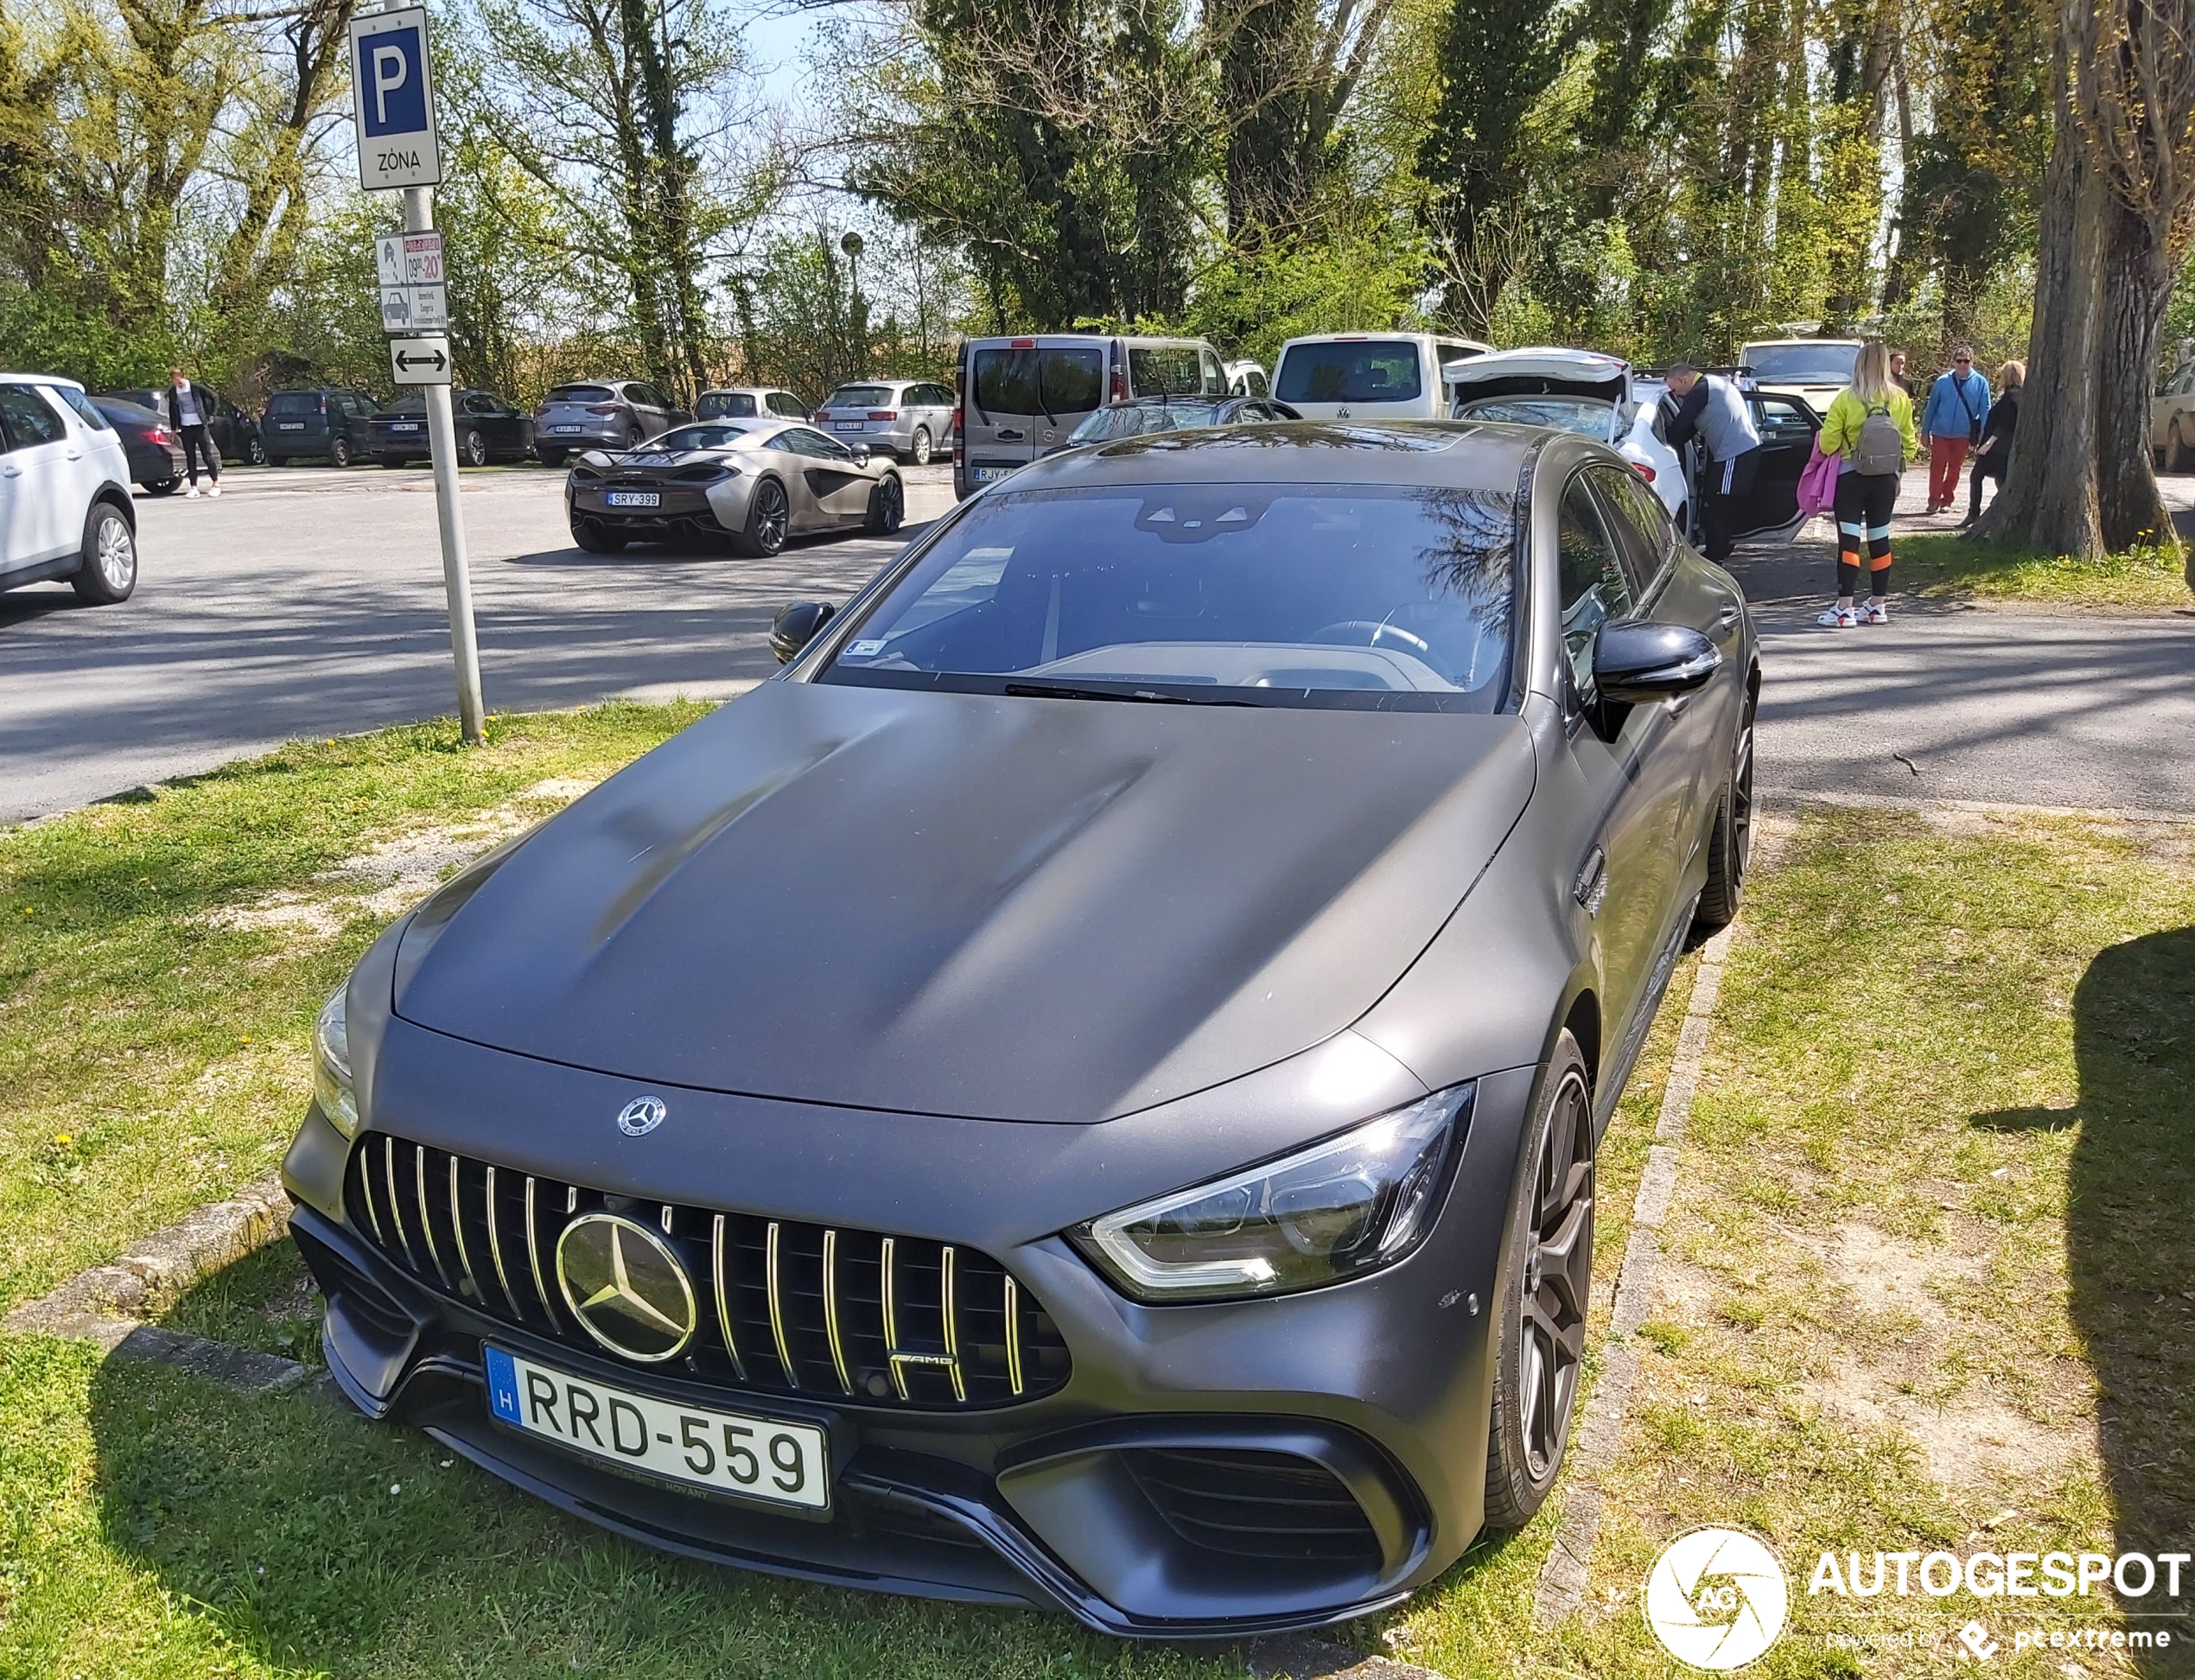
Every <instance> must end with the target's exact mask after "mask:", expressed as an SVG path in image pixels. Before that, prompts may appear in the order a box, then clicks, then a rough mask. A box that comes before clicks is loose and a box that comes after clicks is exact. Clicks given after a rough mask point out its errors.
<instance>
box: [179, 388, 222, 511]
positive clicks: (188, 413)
mask: <svg viewBox="0 0 2195 1680" xmlns="http://www.w3.org/2000/svg"><path fill="white" fill-rule="evenodd" d="M168 423H169V425H171V426H173V427H174V428H175V436H178V437H180V438H181V439H182V440H183V466H184V468H185V469H186V470H187V471H188V473H189V474H190V488H189V489H188V490H186V491H185V492H183V496H184V499H185V500H188V499H189V498H191V497H193V496H195V495H196V494H197V493H198V463H199V461H200V459H201V458H202V459H203V460H204V461H205V462H206V472H207V476H208V477H209V478H211V479H212V480H213V484H212V485H211V486H209V487H207V492H206V493H207V495H209V496H218V495H220V493H221V449H220V445H219V444H218V443H216V442H213V433H212V431H211V430H208V428H209V427H211V426H212V425H213V392H212V391H207V390H206V389H205V388H204V387H203V386H200V385H194V384H192V383H191V381H190V380H188V379H185V378H184V377H183V370H182V369H181V368H180V367H171V368H169V370H168Z"/></svg>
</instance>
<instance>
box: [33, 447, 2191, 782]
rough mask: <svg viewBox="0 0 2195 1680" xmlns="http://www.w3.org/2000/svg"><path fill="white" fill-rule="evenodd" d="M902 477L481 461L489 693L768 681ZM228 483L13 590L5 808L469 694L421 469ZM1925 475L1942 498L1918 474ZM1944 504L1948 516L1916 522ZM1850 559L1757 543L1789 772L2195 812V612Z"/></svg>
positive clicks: (468, 510) (927, 499) (1811, 546)
mask: <svg viewBox="0 0 2195 1680" xmlns="http://www.w3.org/2000/svg"><path fill="white" fill-rule="evenodd" d="M903 471H904V473H905V475H906V478H907V516H908V520H909V524H908V526H907V531H905V532H904V533H903V534H902V536H901V537H900V538H897V539H880V538H869V537H863V536H859V535H855V536H848V537H837V538H808V539H804V540H802V541H800V542H798V543H796V544H792V546H790V547H788V549H787V550H786V552H785V553H784V554H782V555H780V556H779V557H777V558H776V559H775V560H770V561H749V560H741V559H737V558H735V557H732V556H730V555H728V554H725V553H721V552H711V553H682V552H671V551H666V550H653V549H642V550H629V551H627V552H626V553H623V554H614V555H590V554H583V553H582V552H581V551H580V550H577V549H576V548H574V547H573V546H572V545H571V542H570V538H569V533H568V532H567V531H566V530H565V527H564V516H563V500H562V487H563V474H561V473H553V472H550V471H547V470H544V469H542V468H531V467H512V468H482V469H480V470H477V471H468V472H467V473H466V474H464V475H463V485H464V489H463V497H464V506H465V518H466V529H467V535H468V543H469V545H470V550H471V559H472V574H473V586H474V601H475V606H476V613H477V617H478V620H479V629H480V662H481V669H482V682H483V686H484V687H485V689H486V691H487V703H488V707H489V709H490V710H492V711H524V710H538V709H542V708H549V707H557V706H576V705H583V704H587V703H591V702H594V701H597V700H601V699H602V698H605V697H609V696H613V695H630V696H633V697H637V698H643V699H666V698H669V697H673V696H676V695H679V694H686V695H692V696H697V697H709V696H716V695H722V694H725V693H728V692H733V691H735V690H736V688H737V687H739V686H744V684H747V683H748V682H751V681H753V680H754V679H755V678H761V677H765V676H767V675H768V674H769V673H770V672H771V671H773V670H774V669H776V665H775V662H774V661H773V659H772V658H771V657H770V653H769V651H768V649H767V646H766V645H765V642H764V637H765V635H766V634H767V631H768V628H769V623H770V619H771V616H772V614H774V613H775V612H776V611H777V609H778V608H779V607H781V606H783V605H784V604H785V603H786V602H787V601H798V600H801V599H804V598H808V597H819V598H822V599H826V600H831V601H844V600H845V599H846V598H847V597H848V596H849V595H851V594H852V592H853V591H854V590H855V589H857V588H858V587H859V586H860V585H861V584H862V582H865V581H866V580H867V579H868V577H869V576H872V575H873V574H874V573H875V570H877V568H878V567H879V566H881V564H883V563H884V562H885V561H886V560H887V559H888V558H889V557H891V556H892V555H893V554H894V553H895V552H897V551H898V550H899V548H900V546H901V544H903V543H904V542H905V540H906V539H907V538H911V537H913V535H915V534H916V533H917V532H919V530H920V529H921V526H922V523H923V522H924V521H926V520H929V519H935V518H937V517H938V515H939V514H941V513H943V512H945V511H946V510H947V509H948V508H950V507H951V506H952V487H951V469H950V468H946V467H944V466H932V467H928V468H904V469H903ZM2164 483H2165V490H2166V498H2167V500H2169V501H2170V502H2172V503H2173V505H2174V506H2186V505H2187V503H2188V502H2189V501H2190V500H2191V499H2195V479H2188V478H2174V479H2169V480H2165V481H2164ZM222 485H223V489H224V491H225V494H224V495H223V496H222V498H221V499H220V500H219V501H210V500H197V501H186V500H183V499H182V498H181V497H180V496H173V497H169V498H167V499H165V500H158V501H156V500H151V499H150V498H146V497H142V496H141V497H140V498H139V500H138V502H137V514H138V520H139V526H140V531H139V536H140V547H141V550H142V553H143V571H142V576H141V581H140V582H139V584H138V587H137V595H136V596H135V598H134V599H132V600H131V601H129V602H127V603H126V604H124V605H123V606H121V607H117V608H86V607H83V606H81V605H80V604H79V602H78V601H77V600H76V597H75V595H73V593H72V592H71V591H70V589H68V587H67V584H65V583H58V584H46V585H41V586H39V587H36V588H33V589H21V590H16V591H14V592H12V593H10V594H5V595H0V766H4V767H5V770H6V773H5V775H4V777H0V822H10V821H19V820H21V819H22V818H28V817H32V816H36V815H40V814H42V813H44V812H47V811H59V810H65V809H67V808H69V807H71V806H73V805H81V804H84V803H85V802H86V801H88V800H92V799H100V798H104V797H105V796H107V795H109V794H111V793H115V792H120V791H122V790H123V789H125V788H129V787H131V786H137V785H138V784H141V783H147V782H152V781H157V780H164V779H166V778H169V777H173V776H179V775H188V774H191V773H195V772H197V771H201V770H206V769H210V768H211V767H213V766H215V765H217V764H220V763H224V762H226V761H227V760H231V759H234V758H237V757H239V756H242V755H245V754H251V753H254V752H258V751H263V750H265V749H267V748H272V747H274V746H276V745H277V744H279V743H280V742H281V741H284V740H287V739H289V738H291V737H295V736H306V737H309V736H315V735H318V736H325V735H337V734H344V733H348V732H351V731H354V730H361V729H374V728H377V727H379V726H380V725H383V724H386V723H393V722H404V721H407V720H410V719H415V718H421V717H429V716H441V715H447V714H449V713H450V712H453V711H455V709H456V708H455V687H454V678H453V677H452V674H451V667H450V658H449V622H448V619H447V616H446V614H445V612H444V608H443V601H442V559H441V550H440V548H439V546H438V544H437V542H436V535H435V503H434V485H433V481H432V480H431V479H430V478H429V475H428V473H427V471H426V469H425V468H423V467H414V468H405V469H404V470H403V471H401V472H385V471H381V470H379V469H378V468H377V469H360V468H353V469H352V470H350V471H348V472H337V471H335V470H334V469H332V468H325V467H294V468H283V469H280V470H275V469H271V468H258V469H253V468H232V469H231V470H230V471H229V472H228V473H227V474H226V475H225V477H224V478H223V480H222ZM1907 488H1908V490H1909V492H1910V493H1911V496H1910V497H1909V500H1916V501H1917V500H1918V497H1919V495H1920V493H1921V491H1922V485H1921V482H1920V479H1919V476H1918V474H1914V475H1912V477H1911V478H1910V479H1909V480H1908V486H1907ZM1915 511H1917V510H1916V509H1901V512H1905V513H1908V514H1910V513H1911V512H1915ZM1924 525H1925V528H1928V529H1931V530H1947V529H1949V528H1950V521H1949V520H1940V521H1932V522H1921V521H1918V520H1913V519H1901V520H1900V526H1901V530H1912V529H1920V528H1923V526H1924ZM1831 558H1832V557H1831V552H1830V547H1829V542H1828V541H1827V538H1826V536H1825V534H1824V528H1823V527H1822V526H1820V525H1818V524H1817V525H1816V526H1814V527H1811V528H1810V530H1809V531H1808V532H1807V533H1805V534H1804V536H1803V538H1802V540H1801V541H1800V542H1798V543H1797V544H1792V545H1791V547H1790V548H1788V549H1781V550H1778V549H1762V548H1758V547H1748V548H1744V549H1740V552H1739V556H1738V558H1737V562H1736V564H1735V570H1736V571H1737V572H1738V575H1739V576H1740V580H1741V581H1742V582H1744V583H1745V585H1746V590H1747V593H1748V595H1750V596H1751V597H1752V599H1753V602H1754V610H1755V614H1756V617H1757V619H1758V620H1759V624H1760V627H1761V630H1762V648H1763V657H1764V662H1765V666H1766V678H1767V681H1766V688H1765V690H1764V692H1763V696H1762V710H1761V730H1760V736H1759V767H1760V779H1761V781H1762V784H1763V786H1766V787H1767V788H1770V789H1776V790H1784V791H1791V792H1808V793H1820V792H1848V793H1861V794H1866V795H1873V796H1877V797H1887V798H1893V799H1914V798H1934V799H1945V798H1950V799H1982V800H1996V801H2004V802H2007V803H2013V804H2026V805H2085V806H2111V807H2129V808H2149V809H2158V810H2167V811H2195V754H2189V753H2188V752H2187V751H2186V750H2185V742H2186V741H2188V740H2189V739H2191V738H2195V615H2190V614H2167V615H2162V616H2152V617H2135V616H2128V615H2123V614H2117V615H2114V614H2095V615H2082V616H2073V615H2069V614H2051V615H2041V614H2022V613H2014V612H2007V611H2002V610H1981V609H1975V608H1961V607H1941V606H1934V607H1931V606H1928V605H1925V604H1924V605H1918V606H1917V605H1913V604H1912V603H1909V602H1907V601H1902V600H1901V601H1900V602H1899V607H1898V609H1897V614H1896V618H1895V620H1894V621H1893V623H1892V624H1891V625H1890V626H1888V627H1886V628H1880V629H1878V628H1868V629H1865V630H1860V631H1844V632H1839V631H1823V630H1821V629H1819V628H1817V627H1816V626H1815V624H1814V623H1813V614H1814V612H1815V611H1816V609H1817V608H1819V606H1820V605H1821V599H1820V595H1819V591H1820V590H1821V589H1826V588H1827V587H1828V586H1829V582H1830V581H1831V576H1832V567H1831V563H1830V562H1831Z"/></svg>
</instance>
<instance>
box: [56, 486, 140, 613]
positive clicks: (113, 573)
mask: <svg viewBox="0 0 2195 1680" xmlns="http://www.w3.org/2000/svg"><path fill="white" fill-rule="evenodd" d="M68 581H69V583H70V585H71V587H72V588H73V589H75V591H76V595H77V599H78V600H80V601H90V602H91V603H92V605H94V606H97V607H111V606H112V605H113V604H114V603H115V602H116V601H127V600H129V598H130V595H131V593H132V592H134V591H135V590H136V589H137V538H136V537H135V536H133V535H132V534H131V533H130V522H129V520H127V519H124V518H123V517H122V510H121V509H119V508H118V507H117V506H115V505H114V504H113V503H112V502H104V501H102V502H93V503H92V511H91V512H90V514H89V515H87V516H86V519H85V521H84V563H83V564H82V565H80V566H79V567H78V568H77V570H76V575H75V576H73V577H72V578H70V579H69V580H68Z"/></svg>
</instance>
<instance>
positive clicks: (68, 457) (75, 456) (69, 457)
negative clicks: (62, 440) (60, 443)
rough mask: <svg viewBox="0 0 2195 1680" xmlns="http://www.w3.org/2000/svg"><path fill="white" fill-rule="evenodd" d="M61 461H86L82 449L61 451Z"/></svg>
mask: <svg viewBox="0 0 2195 1680" xmlns="http://www.w3.org/2000/svg"><path fill="white" fill-rule="evenodd" d="M61 459H62V460H63V461H81V460H83V459H84V451H83V450H81V449H64V450H62V451H61Z"/></svg>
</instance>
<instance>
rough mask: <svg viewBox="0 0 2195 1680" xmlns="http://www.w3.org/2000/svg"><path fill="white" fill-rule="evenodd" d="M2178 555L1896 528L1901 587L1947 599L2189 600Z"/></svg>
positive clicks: (2132, 603)
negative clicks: (2063, 549) (2041, 547)
mask: <svg viewBox="0 0 2195 1680" xmlns="http://www.w3.org/2000/svg"><path fill="white" fill-rule="evenodd" d="M1898 584H1899V588H1900V589H1912V590H1914V591H1915V592H1917V593H1918V594H1921V595H1933V596H1936V597H1937V598H1939V599H1946V600H1960V599H1965V600H1979V601H2041V602H2058V603H2061V604H2064V605H2067V606H2087V607H2126V608H2148V609H2151V610H2153V611H2157V612H2169V611H2170V610H2172V609H2173V608H2176V607H2195V594H2191V593H2190V591H2189V589H2188V587H2187V576H2186V572H2185V561H2184V560H2183V559H2182V558H2181V557H2180V556H2179V554H2177V553H2175V552H2174V551H2173V550H2171V549H2168V548H2139V549H2131V550H2128V551H2127V552H2126V553H2124V554H2112V555H2107V556H2105V557H2103V559H2101V560H2077V559H2074V558H2073V557H2071V556H2070V555H2062V554H2061V555H2058V556H2054V557H2053V556H2051V555H2045V554H2035V553H2032V552H2029V551H2027V550H2019V549H2011V548H2003V547H1999V546H1996V545H1995V544H1982V543H1972V542H1969V541H1967V540H1966V539H1965V538H1963V537H1956V536H1953V535H1951V534H1950V532H1948V531H1946V532H1944V533H1942V534H1940V535H1939V534H1931V535H1927V536H1908V535H1906V534H1905V533H1903V532H1900V533H1899V538H1898Z"/></svg>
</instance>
